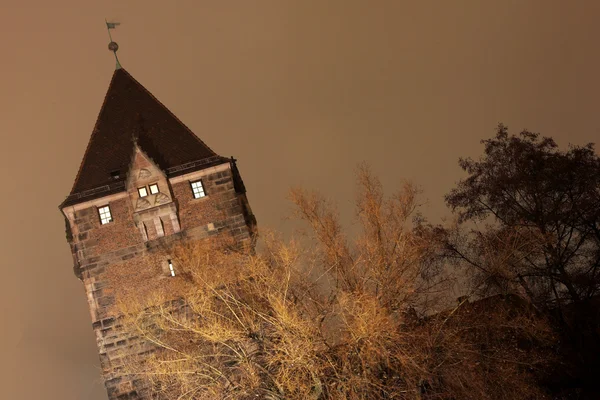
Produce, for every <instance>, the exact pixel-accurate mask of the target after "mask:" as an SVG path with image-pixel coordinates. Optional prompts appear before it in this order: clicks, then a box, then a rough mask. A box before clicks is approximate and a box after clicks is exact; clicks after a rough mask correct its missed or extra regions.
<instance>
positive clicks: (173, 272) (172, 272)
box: [167, 260, 175, 276]
mask: <svg viewBox="0 0 600 400" xmlns="http://www.w3.org/2000/svg"><path fill="white" fill-rule="evenodd" d="M167 261H168V262H169V272H170V273H171V276H175V269H174V268H173V262H171V260H167Z"/></svg>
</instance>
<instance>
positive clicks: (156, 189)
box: [149, 183, 158, 194]
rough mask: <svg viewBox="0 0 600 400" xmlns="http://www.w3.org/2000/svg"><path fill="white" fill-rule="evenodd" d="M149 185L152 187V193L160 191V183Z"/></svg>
mask: <svg viewBox="0 0 600 400" xmlns="http://www.w3.org/2000/svg"><path fill="white" fill-rule="evenodd" d="M149 187H150V194H156V193H158V184H156V183H153V184H152V185H150V186H149Z"/></svg>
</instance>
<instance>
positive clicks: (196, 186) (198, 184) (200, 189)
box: [190, 181, 206, 199]
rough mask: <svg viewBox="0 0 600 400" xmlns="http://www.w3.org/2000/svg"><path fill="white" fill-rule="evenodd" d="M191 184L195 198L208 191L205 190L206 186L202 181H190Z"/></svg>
mask: <svg viewBox="0 0 600 400" xmlns="http://www.w3.org/2000/svg"><path fill="white" fill-rule="evenodd" d="M190 184H191V185H192V192H193V193H194V198H195V199H199V198H200V197H204V196H206V193H205V192H204V186H202V181H195V182H190Z"/></svg>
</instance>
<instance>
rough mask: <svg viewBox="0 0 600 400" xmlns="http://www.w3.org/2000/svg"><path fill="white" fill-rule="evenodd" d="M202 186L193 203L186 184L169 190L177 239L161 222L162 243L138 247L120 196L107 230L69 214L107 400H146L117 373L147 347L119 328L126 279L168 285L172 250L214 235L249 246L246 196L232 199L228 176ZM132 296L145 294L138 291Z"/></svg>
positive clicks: (87, 213)
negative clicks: (126, 359) (126, 357)
mask: <svg viewBox="0 0 600 400" xmlns="http://www.w3.org/2000/svg"><path fill="white" fill-rule="evenodd" d="M202 182H203V184H204V187H205V191H206V194H207V196H206V197H204V198H200V199H194V198H193V196H192V191H191V187H190V184H189V182H187V181H184V182H179V183H177V184H174V185H172V187H171V189H172V193H173V195H174V200H175V204H176V205H177V208H178V215H179V219H180V224H181V231H180V232H178V233H173V230H172V227H171V228H169V226H170V224H167V223H165V224H164V225H165V236H164V237H161V238H157V239H153V240H149V241H147V242H144V240H143V237H142V233H141V232H140V229H139V228H138V227H136V226H135V223H134V221H133V214H134V212H133V209H132V205H131V202H130V201H129V199H128V198H126V197H125V198H121V199H118V200H115V201H111V202H110V203H109V205H110V208H111V212H112V215H113V222H111V223H109V224H105V225H101V224H100V221H99V217H98V212H97V208H96V207H95V206H94V207H89V208H86V209H82V210H79V211H75V213H74V214H73V217H72V220H71V221H70V226H71V231H72V241H71V242H70V245H71V250H72V253H73V257H74V261H75V266H74V268H75V273H76V275H77V276H78V277H79V278H80V279H81V280H82V281H83V284H84V287H85V292H86V295H87V299H88V303H89V307H90V314H91V317H92V326H93V329H94V331H95V333H96V339H97V345H98V351H99V355H100V361H101V365H102V369H103V374H104V378H105V384H106V387H107V391H108V395H109V399H111V400H115V399H118V400H124V399H148V398H149V397H147V396H148V394H147V392H146V383H145V382H144V381H143V380H140V379H133V378H126V377H122V376H119V374H118V372H119V366H120V365H121V364H122V358H123V355H124V354H131V353H132V352H136V353H138V352H140V351H142V352H146V351H152V348H151V347H148V346H140V343H141V342H140V338H138V337H136V336H135V335H132V334H128V333H127V332H125V331H124V330H123V329H122V326H121V325H120V323H119V315H118V311H117V308H116V307H115V305H116V304H115V303H116V298H117V297H118V296H119V295H123V293H125V292H127V291H129V292H135V291H136V290H138V289H137V288H136V287H135V286H132V284H133V283H132V282H135V280H134V279H131V277H132V276H135V275H140V276H142V275H143V276H145V277H146V278H145V279H146V283H149V284H155V285H156V287H160V286H161V285H162V286H164V285H172V284H173V285H174V284H175V282H177V278H178V277H177V276H176V277H175V278H171V277H170V276H168V274H166V273H165V271H164V268H163V267H162V266H161V263H164V259H165V257H167V254H168V252H169V247H170V246H173V245H174V244H177V243H180V242H181V241H183V240H190V239H191V240H193V239H200V238H205V237H210V236H216V235H219V236H221V235H230V236H232V237H233V238H234V239H235V240H236V242H238V243H242V242H246V241H250V240H251V236H252V232H251V227H250V226H249V224H248V221H249V220H250V219H249V216H247V215H244V211H246V208H245V207H244V206H243V203H244V201H245V196H244V195H243V194H238V193H236V192H235V190H234V187H233V181H232V176H231V171H230V170H226V171H221V172H215V173H212V174H209V175H206V176H205V177H204V178H203V179H202ZM242 196H244V197H242ZM165 222H166V221H165ZM149 234H150V232H149ZM152 237H153V238H155V236H154V235H153V236H152ZM115 271H121V273H122V274H123V276H121V278H122V279H121V282H123V283H119V284H114V283H113V284H111V282H115V277H114V274H115ZM128 275H130V276H128ZM117 281H118V278H117ZM138 294H139V295H143V293H142V290H141V288H139V293H138Z"/></svg>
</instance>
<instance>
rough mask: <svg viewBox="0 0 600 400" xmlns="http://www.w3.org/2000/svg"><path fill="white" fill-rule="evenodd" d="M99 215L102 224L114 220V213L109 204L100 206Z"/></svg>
mask: <svg viewBox="0 0 600 400" xmlns="http://www.w3.org/2000/svg"><path fill="white" fill-rule="evenodd" d="M98 215H99V216H100V223H101V224H102V225H104V224H108V223H109V222H111V221H112V220H113V219H112V215H111V214H110V207H109V206H108V205H105V206H102V207H98Z"/></svg>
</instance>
